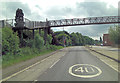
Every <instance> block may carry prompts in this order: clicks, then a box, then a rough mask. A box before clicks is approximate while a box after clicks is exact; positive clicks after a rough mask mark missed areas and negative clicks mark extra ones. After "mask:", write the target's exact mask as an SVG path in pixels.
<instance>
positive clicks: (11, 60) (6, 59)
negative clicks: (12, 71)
mask: <svg viewBox="0 0 120 83" xmlns="http://www.w3.org/2000/svg"><path fill="white" fill-rule="evenodd" d="M61 48H63V47H61V46H58V47H57V48H56V50H58V49H61ZM26 49H28V48H22V50H24V51H25V52H24V53H22V54H20V55H12V56H10V55H5V56H3V57H2V58H3V61H2V67H3V68H6V67H8V66H12V65H15V64H17V63H20V62H23V61H26V60H29V59H32V58H35V57H37V56H41V55H45V54H49V53H51V52H53V51H55V50H51V49H47V50H42V51H39V52H38V51H36V52H34V53H32V52H30V51H31V50H33V51H34V49H28V50H26Z"/></svg>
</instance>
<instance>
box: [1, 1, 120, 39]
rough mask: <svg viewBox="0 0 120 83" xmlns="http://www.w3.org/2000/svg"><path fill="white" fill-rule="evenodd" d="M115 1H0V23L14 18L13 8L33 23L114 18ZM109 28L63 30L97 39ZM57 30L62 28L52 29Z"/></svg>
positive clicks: (81, 27)
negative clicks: (21, 11)
mask: <svg viewBox="0 0 120 83" xmlns="http://www.w3.org/2000/svg"><path fill="white" fill-rule="evenodd" d="M118 1H119V0H0V20H1V19H9V18H12V19H13V18H15V12H16V10H17V8H21V9H22V10H23V12H24V15H25V16H24V17H25V18H28V19H30V20H35V21H45V19H46V18H47V19H48V20H54V19H65V18H68V19H70V18H82V17H96V16H98V17H100V16H117V15H118ZM110 26H114V24H111V25H108V24H106V25H82V26H72V27H71V26H68V27H64V29H65V30H66V31H68V32H70V33H72V32H79V33H82V34H83V35H87V36H90V37H92V38H94V39H99V37H100V36H101V37H102V34H104V33H107V32H108V29H109V27H110ZM52 29H53V30H54V31H61V30H63V27H59V28H58V27H57V28H52Z"/></svg>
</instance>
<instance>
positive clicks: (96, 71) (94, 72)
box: [69, 64, 102, 78]
mask: <svg viewBox="0 0 120 83" xmlns="http://www.w3.org/2000/svg"><path fill="white" fill-rule="evenodd" d="M69 73H70V74H71V75H73V76H76V77H81V78H92V77H96V76H99V75H100V74H101V73H102V71H101V69H100V68H98V67H96V66H94V65H90V64H75V65H73V66H71V67H70V68H69Z"/></svg>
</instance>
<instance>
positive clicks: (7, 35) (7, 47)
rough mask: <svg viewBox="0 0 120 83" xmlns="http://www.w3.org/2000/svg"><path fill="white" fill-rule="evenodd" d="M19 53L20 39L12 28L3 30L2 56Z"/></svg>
mask: <svg viewBox="0 0 120 83" xmlns="http://www.w3.org/2000/svg"><path fill="white" fill-rule="evenodd" d="M18 52H19V37H18V36H17V33H14V32H13V31H12V29H11V28H7V27H5V28H2V54H3V55H5V54H8V53H10V54H13V55H15V54H17V53H18Z"/></svg>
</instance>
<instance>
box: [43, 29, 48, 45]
mask: <svg viewBox="0 0 120 83" xmlns="http://www.w3.org/2000/svg"><path fill="white" fill-rule="evenodd" d="M43 30H44V41H45V43H44V45H46V43H47V32H48V29H47V28H44V29H43Z"/></svg>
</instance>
